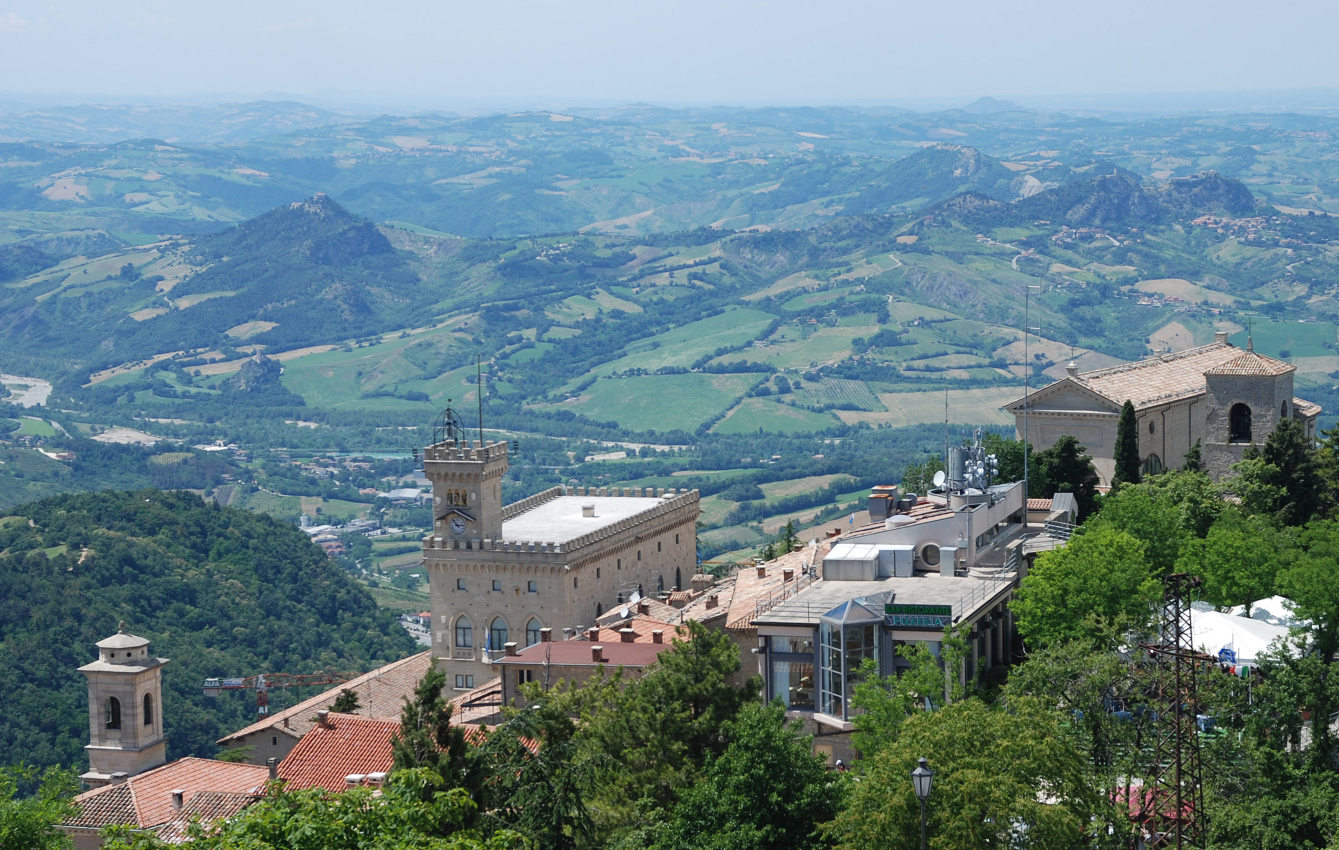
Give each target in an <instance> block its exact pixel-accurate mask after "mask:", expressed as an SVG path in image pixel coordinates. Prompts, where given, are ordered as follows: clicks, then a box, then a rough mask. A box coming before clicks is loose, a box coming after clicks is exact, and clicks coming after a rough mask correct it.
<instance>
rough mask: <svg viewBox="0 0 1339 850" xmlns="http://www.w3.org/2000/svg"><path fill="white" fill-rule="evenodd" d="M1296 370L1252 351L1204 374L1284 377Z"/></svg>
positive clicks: (1289, 365) (1245, 352)
mask: <svg viewBox="0 0 1339 850" xmlns="http://www.w3.org/2000/svg"><path fill="white" fill-rule="evenodd" d="M1296 368H1297V367H1296V366H1294V365H1292V364H1291V363H1284V362H1283V361H1282V360H1275V359H1274V358H1273V357H1266V356H1264V355H1263V354H1256V353H1255V352H1254V351H1243V352H1242V353H1241V354H1239V355H1237V356H1236V357H1233V358H1232V359H1231V360H1228V361H1227V362H1225V363H1220V364H1218V365H1217V366H1214V367H1213V368H1212V369H1206V370H1205V371H1204V374H1206V375H1246V376H1249V377H1273V376H1275V375H1286V374H1287V373H1289V372H1292V371H1294V370H1295V369H1296Z"/></svg>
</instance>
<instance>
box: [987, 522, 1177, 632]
mask: <svg viewBox="0 0 1339 850" xmlns="http://www.w3.org/2000/svg"><path fill="white" fill-rule="evenodd" d="M1160 594H1161V586H1160V584H1159V583H1158V581H1157V579H1155V578H1154V577H1153V573H1152V570H1151V569H1150V566H1149V563H1148V558H1147V547H1146V546H1145V544H1144V542H1143V541H1142V540H1140V539H1139V538H1137V537H1135V536H1134V535H1132V534H1129V533H1127V532H1125V531H1121V530H1119V529H1117V528H1113V527H1111V526H1102V527H1098V528H1095V529H1093V530H1092V531H1089V532H1085V533H1082V534H1077V535H1075V536H1074V537H1073V538H1071V539H1070V541H1069V545H1068V546H1066V547H1065V548H1063V549H1056V550H1054V551H1051V552H1043V553H1042V554H1041V555H1039V556H1038V557H1037V562H1036V564H1035V565H1034V566H1033V567H1032V569H1031V570H1030V571H1029V573H1028V575H1027V578H1025V579H1023V581H1022V583H1021V584H1020V585H1019V588H1018V593H1017V594H1016V595H1015V596H1014V600H1013V602H1012V603H1010V608H1011V609H1012V610H1013V613H1014V617H1015V618H1016V620H1017V623H1018V632H1019V634H1021V635H1022V636H1023V639H1024V640H1025V641H1026V642H1027V644H1028V645H1029V646H1047V645H1050V644H1054V643H1059V642H1063V641H1084V642H1086V643H1088V644H1089V645H1093V644H1101V643H1103V642H1104V638H1108V637H1109V636H1111V635H1112V634H1115V635H1122V634H1124V633H1126V632H1128V631H1130V630H1134V631H1142V630H1143V629H1145V628H1146V627H1147V625H1148V624H1149V622H1150V620H1151V618H1152V613H1153V603H1154V602H1155V601H1156V600H1157V599H1158V598H1159V596H1160Z"/></svg>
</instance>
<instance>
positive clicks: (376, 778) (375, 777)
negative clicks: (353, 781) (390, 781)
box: [367, 770, 386, 785]
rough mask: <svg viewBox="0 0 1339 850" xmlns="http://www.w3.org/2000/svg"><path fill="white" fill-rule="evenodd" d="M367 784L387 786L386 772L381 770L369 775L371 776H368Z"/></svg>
mask: <svg viewBox="0 0 1339 850" xmlns="http://www.w3.org/2000/svg"><path fill="white" fill-rule="evenodd" d="M367 784H368V785H385V784H386V771H384V770H379V771H377V772H376V773H369V774H368V775H367Z"/></svg>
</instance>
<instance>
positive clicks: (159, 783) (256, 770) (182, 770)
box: [65, 758, 270, 828]
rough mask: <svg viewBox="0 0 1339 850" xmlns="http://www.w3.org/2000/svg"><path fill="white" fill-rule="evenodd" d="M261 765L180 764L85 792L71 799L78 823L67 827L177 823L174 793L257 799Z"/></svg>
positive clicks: (192, 761)
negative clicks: (74, 806)
mask: <svg viewBox="0 0 1339 850" xmlns="http://www.w3.org/2000/svg"><path fill="white" fill-rule="evenodd" d="M269 775H270V772H269V769H268V768H266V767H264V766H262V765H254V764H233V763H231V762H225V761H214V760H213V759H201V758H184V759H179V760H177V761H174V762H171V763H169V764H165V765H163V766H162V767H157V768H154V769H153V770H149V771H145V772H144V773H141V774H139V775H138V776H132V777H130V778H129V779H127V780H126V781H125V782H122V783H119V784H116V785H107V786H104V787H102V788H95V789H93V790H92V791H85V792H84V793H82V794H80V795H78V796H77V797H75V798H74V801H75V803H76V804H77V805H78V806H79V810H80V814H79V817H77V818H75V819H74V820H71V821H69V822H67V824H65V825H67V826H75V827H91V828H101V827H103V826H109V825H111V824H131V825H136V826H143V827H152V826H158V825H159V824H163V823H166V822H167V821H169V820H172V819H174V818H175V817H177V815H178V813H179V810H177V809H174V808H173V806H172V792H173V791H182V792H184V798H185V799H191V798H193V797H194V796H195V795H196V794H199V793H200V792H205V791H213V792H222V793H231V794H256V793H258V792H259V791H260V789H261V788H262V787H263V786H264V785H265V782H266V780H268V779H269Z"/></svg>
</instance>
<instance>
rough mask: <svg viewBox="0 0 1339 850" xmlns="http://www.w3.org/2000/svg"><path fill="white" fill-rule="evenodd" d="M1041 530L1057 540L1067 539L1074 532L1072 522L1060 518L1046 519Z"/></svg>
mask: <svg viewBox="0 0 1339 850" xmlns="http://www.w3.org/2000/svg"><path fill="white" fill-rule="evenodd" d="M1042 530H1044V531H1045V532H1046V533H1047V534H1049V535H1051V536H1052V537H1054V538H1056V539H1058V540H1068V539H1069V538H1070V535H1072V534H1073V533H1074V524H1073V523H1071V522H1065V521H1064V520H1062V519H1048V520H1046V524H1045V525H1044V526H1042Z"/></svg>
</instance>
